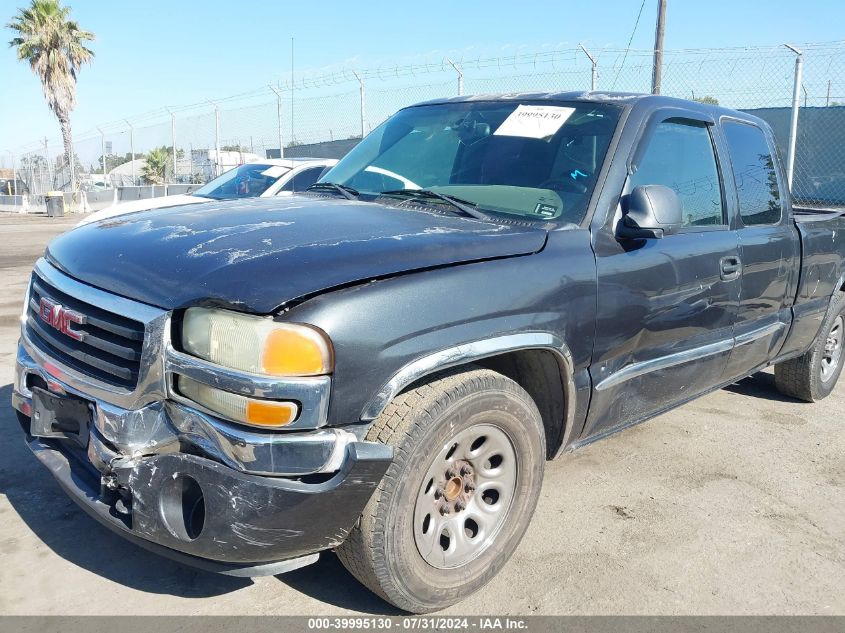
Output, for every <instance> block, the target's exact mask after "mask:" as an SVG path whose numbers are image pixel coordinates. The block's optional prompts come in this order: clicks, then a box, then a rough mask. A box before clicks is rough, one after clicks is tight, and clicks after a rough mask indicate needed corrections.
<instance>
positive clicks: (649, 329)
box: [13, 93, 845, 612]
mask: <svg viewBox="0 0 845 633" xmlns="http://www.w3.org/2000/svg"><path fill="white" fill-rule="evenodd" d="M374 168H377V169H374ZM397 183H399V184H398V185H397ZM784 183H785V179H784V174H783V170H782V167H781V165H780V162H779V159H778V155H777V152H776V150H775V147H774V142H773V139H772V135H771V132H770V130H769V128H768V127H767V126H766V124H765V123H764V122H762V121H761V120H760V119H757V118H755V117H753V116H750V115H747V114H742V113H739V112H734V111H730V110H725V109H720V108H717V107H713V106H707V105H703V104H699V103H692V102H686V101H681V100H675V99H669V98H663V97H654V96H639V95H624V94H598V93H596V94H590V93H560V94H520V95H509V96H502V97H490V96H485V97H465V98H458V99H451V100H443V101H435V102H429V103H426V104H421V105H419V106H415V107H410V108H406V109H404V110H402V111H400V112H399V113H397V114H396V115H395V116H394V117H392V118H390V119H389V120H388V121H387V122H386V123H384V124H383V125H382V126H380V127H379V128H378V129H376V130H375V131H373V132H372V133H371V134H370V135H369V136H367V137H366V138H365V139H364V140H363V141H362V142H361V143H360V144H359V145H358V146H357V147H356V148H355V149H354V150H352V151H351V152H350V153H349V154H348V155H347V156H346V157H345V158H344V159H343V160H341V161H340V162H339V163H338V164H337V165H336V166H335V167H334V168H333V169H332V170H331V171H330V172H328V173H327V174H326V175H325V176H324V177H323V178H322V179H321V181H320V182H318V183H317V184H316V185H314V187H312V188H311V191H310V192H307V193H305V194H304V195H297V196H295V197H291V198H290V199H287V200H280V199H278V198H275V199H271V200H248V201H239V202H237V203H236V204H228V205H227V204H224V203H218V204H214V205H209V206H207V207H203V208H196V207H178V208H174V209H167V210H158V211H150V212H147V213H143V214H138V215H136V216H134V217H132V218H124V219H123V221H120V222H113V223H112V222H102V223H98V224H94V225H91V226H88V227H82V228H80V229H78V230H75V231H72V232H70V233H68V234H65V235H64V236H61V237H59V238H58V239H57V240H55V241H54V242H53V243H52V244H51V245H50V246H49V248H48V250H47V253H46V254H45V257H44V258H43V259H42V260H40V261H39V262H38V264H37V265H36V269H35V271H34V274H33V278H32V286H31V289H30V291H29V295H28V297H27V306H28V308H27V313H26V315H25V319H24V324H23V327H22V336H21V342H20V346H19V348H18V356H17V371H16V380H15V389H14V392H13V404H14V406H15V408H16V409H17V410H18V412H19V419H20V421H21V424H22V426H23V428H24V430H25V432H26V434H27V440H28V442H29V445H30V447H31V449H32V450H33V451H34V453H35V454H36V456H37V457H38V458H39V459H40V460H41V461H42V462H44V463H45V464H46V465H47V466H48V467H49V469H50V471H51V472H52V473H53V475H54V476H55V477H56V478H57V479H58V481H59V483H60V484H61V485H62V486H63V487H64V488H65V490H66V491H67V492H68V494H70V495H71V496H72V497H73V498H74V499H75V500H76V501H77V502H78V503H79V504H80V505H81V506H82V507H83V508H85V509H86V510H87V511H88V512H89V513H91V514H92V515H93V516H95V518H97V519H98V520H100V521H101V522H103V523H104V524H105V525H107V526H109V527H110V528H112V529H113V530H115V531H117V532H119V533H121V534H122V535H123V536H125V537H126V538H128V539H130V540H133V541H134V542H136V543H138V544H140V545H142V546H144V547H147V548H150V549H153V550H154V551H158V552H160V553H162V554H164V555H167V556H171V557H174V558H177V559H179V560H183V561H184V562H186V563H189V564H193V565H199V566H202V567H204V568H206V569H214V570H216V571H220V572H222V573H229V574H239V575H260V574H267V573H273V574H275V573H280V572H282V571H285V570H288V569H292V568H296V567H299V566H302V565H305V564H308V563H310V562H313V561H314V560H315V558H316V556H317V554H318V553H319V552H320V551H323V550H326V549H332V548H336V549H337V551H338V554H339V556H340V558H341V560H342V561H343V563H344V565H346V567H347V568H348V569H349V570H350V571H351V572H352V573H353V574H354V575H355V576H356V577H357V578H358V579H359V580H361V582H363V583H364V584H365V585H366V586H368V587H369V588H370V589H372V590H373V591H375V592H376V593H378V594H379V595H381V596H382V597H384V598H385V599H386V600H388V601H390V602H391V603H393V604H395V605H397V606H399V607H401V608H403V609H406V610H409V611H415V612H425V611H431V610H434V609H438V608H441V607H443V606H446V605H448V604H451V603H454V602H456V601H458V600H460V599H461V598H462V597H464V596H466V595H468V594H469V593H471V592H473V591H476V590H477V589H479V588H480V587H482V586H483V585H484V584H485V583H486V582H488V581H489V580H490V579H491V578H492V577H493V576H494V575H495V574H496V573H497V572H498V570H499V569H500V568H501V567H502V566H503V565H504V564H505V563H506V561H507V560H508V557H509V556H510V555H511V553H512V552H513V551H514V549H515V548H516V547H517V545H518V543H519V541H520V539H521V537H522V535H523V533H524V531H525V529H526V527H527V525H528V523H529V521H530V518H531V515H532V513H533V510H534V507H535V505H536V503H537V500H538V498H539V494H540V489H541V483H542V477H543V465H544V460H546V459H551V458H554V457H557V456H559V455H561V454H562V453H563V452H564V451H566V450H572V449H575V448H577V447H579V446H582V445H584V444H585V443H589V442H593V441H595V440H597V439H600V438H602V437H605V436H607V435H609V434H610V433H613V432H615V431H618V430H620V429H623V428H625V427H627V426H630V425H632V424H636V423H638V422H642V421H643V420H646V419H648V418H650V417H653V416H655V415H657V414H659V413H661V412H664V411H666V410H668V409H670V408H672V407H675V406H678V405H680V404H683V403H685V402H687V401H689V400H692V399H694V398H696V397H698V396H700V395H702V394H704V393H707V392H709V391H712V390H714V389H718V388H720V387H721V386H724V385H727V384H730V383H731V382H733V381H735V380H737V379H739V378H742V377H744V376H747V375H749V374H752V373H754V372H756V371H758V370H760V369H762V368H765V367H767V366H770V365H774V366H775V375H776V381H777V386H778V388H779V389H780V390H781V391H782V392H783V393H786V394H788V395H791V396H794V397H796V398H800V399H804V400H807V401H814V400H819V399H822V398H824V397H825V396H826V395H828V394H829V393H830V391H831V390H832V389H833V387H834V385H835V384H836V382H837V380H838V378H839V375H840V373H841V371H842V353H841V349H842V335H843V329H845V328H843V323H845V294H843V290H845V287H844V286H845V267H844V266H843V261H844V260H843V254H844V253H845V243H843V241H842V240H838V241H837V240H836V239H835V237H836V235H838V234H841V233H842V231H843V229H845V219H843V218H842V217H841V215H840V214H838V213H811V212H806V211H802V210H799V211H798V212H795V211H794V210H793V209H792V207H791V204H790V200H789V196H788V195H787V193H786V188H785V186H784ZM397 186H398V187H401V188H398V189H397V188H396V187H397ZM115 262H120V265H115ZM544 527H545V529H548V530H558V529H572V528H571V527H568V526H566V525H565V524H561V525H550V526H544ZM591 527H593V526H591Z"/></svg>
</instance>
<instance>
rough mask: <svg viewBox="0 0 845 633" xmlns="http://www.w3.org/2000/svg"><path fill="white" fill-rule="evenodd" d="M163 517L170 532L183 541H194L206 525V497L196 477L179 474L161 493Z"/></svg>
mask: <svg viewBox="0 0 845 633" xmlns="http://www.w3.org/2000/svg"><path fill="white" fill-rule="evenodd" d="M160 510H161V518H162V519H163V520H164V524H165V526H167V529H168V530H169V531H170V533H171V534H172V535H173V536H175V537H176V538H178V539H181V540H183V541H193V540H195V539H196V538H198V537H199V535H200V534H201V533H202V529H203V527H204V526H205V497H204V496H203V493H202V488H201V487H200V485H199V484H198V483H197V481H196V479H194V478H193V477H190V476H188V475H177V476H176V477H175V478H174V479H171V480H169V481H168V483H167V484H166V485H165V487H164V489H163V491H162V493H161V503H160Z"/></svg>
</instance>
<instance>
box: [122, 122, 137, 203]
mask: <svg viewBox="0 0 845 633" xmlns="http://www.w3.org/2000/svg"><path fill="white" fill-rule="evenodd" d="M123 120H124V121H125V122H126V125H128V126H129V152H130V155H131V156H132V161H131V162H130V163H129V165H130V167H131V168H132V186H133V187H134V186H135V185H137V184H138V182H137V181H136V180H135V128H134V127H132V124H131V123H130V122H129V119H123Z"/></svg>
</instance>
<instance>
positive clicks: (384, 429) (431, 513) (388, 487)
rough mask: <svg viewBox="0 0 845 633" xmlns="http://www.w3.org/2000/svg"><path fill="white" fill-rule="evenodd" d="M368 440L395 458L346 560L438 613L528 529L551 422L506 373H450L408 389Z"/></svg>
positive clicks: (487, 575) (390, 593) (386, 589)
mask: <svg viewBox="0 0 845 633" xmlns="http://www.w3.org/2000/svg"><path fill="white" fill-rule="evenodd" d="M367 439H368V440H371V441H380V442H384V443H386V444H389V445H391V446H393V447H394V461H393V463H392V464H391V465H390V467H389V468H388V470H387V473H386V474H385V476H384V478H383V479H382V481H381V483H380V484H379V487H378V489H377V490H376V492H375V494H374V495H373V497H372V498H371V499H370V501H369V503H368V504H367V506H366V507H365V508H364V512H363V514H362V516H361V520H360V522H359V524H358V525H357V526H356V527H355V528H354V529H353V530H352V532H351V533H350V535H349V537H348V538H347V540H346V541H345V542H344V543H343V545H341V547H340V548H339V549H338V552H337V553H338V556H339V558H340V560H341V562H342V563H343V565H344V566H345V567H346V568H347V569H348V570H349V571H350V572H351V573H352V574H353V575H354V576H355V577H356V578H357V579H358V580H359V581H360V582H361V583H363V584H364V585H365V586H367V587H368V588H369V589H370V590H372V591H373V592H375V593H377V594H378V595H380V596H381V597H382V598H384V599H385V600H387V601H388V602H390V603H392V604H393V605H395V606H397V607H399V608H400V609H404V610H406V611H410V612H413V613H426V612H429V611H434V610H437V609H442V608H444V607H447V606H449V605H451V604H454V603H456V602H458V601H460V600H462V599H463V598H465V597H466V596H468V595H469V594H471V593H473V592H475V591H477V590H478V589H479V588H481V587H482V586H483V585H485V584H486V583H487V582H489V581H490V580H491V579H492V578H493V576H495V575H496V573H498V571H499V570H500V569H501V568H502V567H503V566H504V564H505V563H506V562H507V560H508V559H509V558H510V556H511V554H512V553H513V551H514V550H515V549H516V547H517V545H518V544H519V542H520V540H521V539H522V536H523V534H524V533H525V530H526V529H527V527H528V524H529V522H530V519H531V515H532V514H533V512H534V508H535V507H536V505H537V499H538V498H539V495H540V487H541V485H542V480H543V466H544V461H545V458H544V456H545V454H546V453H545V436H544V432H543V422H542V419H541V417H540V413H539V411H538V410H537V407H536V405H535V404H534V401H533V400H532V399H531V397H530V396H529V395H528V394H527V393H526V392H525V390H524V389H522V388H521V387H520V386H519V385H518V384H516V383H515V382H514V381H512V380H510V379H509V378H506V377H505V376H503V375H501V374H498V373H496V372H493V371H490V370H487V369H480V368H472V369H470V370H468V371H462V372H452V373H450V374H446V375H442V376H441V377H440V378H437V379H435V380H433V381H431V382H429V383H426V384H423V385H420V386H418V387H416V388H414V389H411V390H409V391H407V392H405V393H403V394H401V395H399V396H398V397H397V398H396V399H395V400H394V401H393V402H392V403H391V404H390V405H389V406H388V407H387V408H386V409H385V411H384V412H383V413H382V415H381V416H379V418H378V419H377V420H376V421H375V422H374V423H373V426H372V427H371V428H370V431H369V433H368V434H367Z"/></svg>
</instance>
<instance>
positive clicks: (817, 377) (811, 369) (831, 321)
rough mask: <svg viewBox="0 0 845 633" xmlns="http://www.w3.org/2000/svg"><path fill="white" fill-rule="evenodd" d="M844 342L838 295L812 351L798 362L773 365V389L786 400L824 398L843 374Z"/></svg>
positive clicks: (844, 310)
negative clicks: (789, 397) (787, 397)
mask: <svg viewBox="0 0 845 633" xmlns="http://www.w3.org/2000/svg"><path fill="white" fill-rule="evenodd" d="M843 342H845V293H841V292H839V293H837V294H836V295H835V296H834V298H833V303H832V305H831V307H830V310H828V313H827V316H826V317H825V320H824V323H822V327H821V330H820V331H819V335H818V337H817V338H816V341H815V343H813V347H811V348H810V350H809V351H808V352H807V353H806V354H804V355H803V356H799V357H798V358H793V359H792V360H788V361H785V362H783V363H779V364H778V365H775V385H776V386H777V389H778V391H780V392H781V393H782V394H784V395H787V396H792V397H793V398H798V399H799V400H805V401H806V402H815V401H817V400H821V399H822V398H826V397H827V396H829V395H830V392H831V391H833V388H834V387H835V386H836V381H837V380H839V375H840V374H841V373H842V360H843V353H842V345H843Z"/></svg>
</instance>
